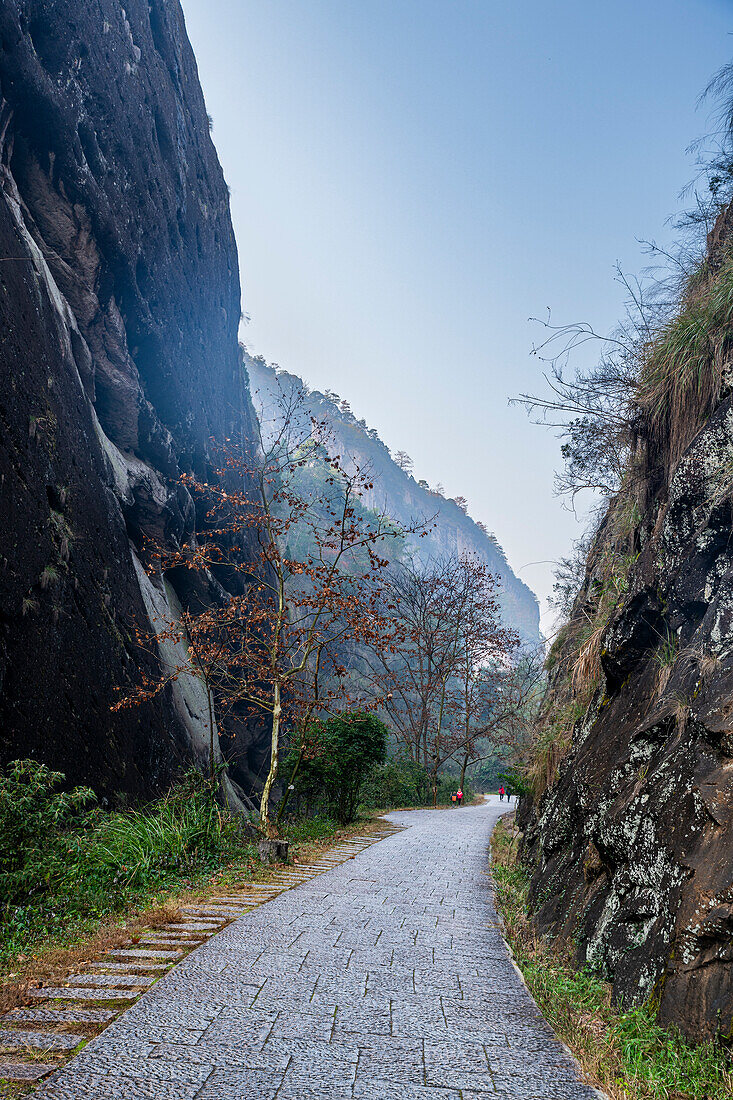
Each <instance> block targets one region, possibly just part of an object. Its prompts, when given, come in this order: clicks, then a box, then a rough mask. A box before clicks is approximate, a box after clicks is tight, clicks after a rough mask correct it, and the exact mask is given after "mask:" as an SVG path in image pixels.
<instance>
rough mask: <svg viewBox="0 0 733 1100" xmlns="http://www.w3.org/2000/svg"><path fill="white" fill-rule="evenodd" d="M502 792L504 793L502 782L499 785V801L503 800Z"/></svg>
mask: <svg viewBox="0 0 733 1100" xmlns="http://www.w3.org/2000/svg"><path fill="white" fill-rule="evenodd" d="M504 793H505V792H504V786H503V784H502V786H501V787H499V801H500V802H503V801H504Z"/></svg>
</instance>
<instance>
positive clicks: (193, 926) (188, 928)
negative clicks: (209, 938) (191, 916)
mask: <svg viewBox="0 0 733 1100" xmlns="http://www.w3.org/2000/svg"><path fill="white" fill-rule="evenodd" d="M163 927H164V928H166V929H168V930H169V931H171V932H176V931H180V932H214V931H215V930H216V929H217V928H219V927H220V922H219V921H206V922H204V921H199V922H194V921H181V923H180V924H164V925H163Z"/></svg>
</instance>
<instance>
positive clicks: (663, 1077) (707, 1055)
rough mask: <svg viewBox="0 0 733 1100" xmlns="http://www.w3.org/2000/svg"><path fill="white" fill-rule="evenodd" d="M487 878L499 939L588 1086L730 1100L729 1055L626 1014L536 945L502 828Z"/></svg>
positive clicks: (656, 1098)
mask: <svg viewBox="0 0 733 1100" xmlns="http://www.w3.org/2000/svg"><path fill="white" fill-rule="evenodd" d="M491 851H492V877H493V880H494V884H495V896H496V904H497V908H498V910H499V913H500V915H501V917H502V919H503V922H504V934H505V936H506V939H507V941H508V943H509V946H510V948H511V950H512V953H513V955H514V959H515V961H516V963H517V965H518V966H519V968H520V970H521V971H522V974H523V975H524V980H525V981H526V983H527V986H528V988H529V991H530V993H531V994H532V996H533V997H534V999H535V1000H536V1001H537V1004H538V1005H539V1007H540V1010H541V1012H542V1014H543V1015H544V1017H545V1019H546V1020H548V1022H549V1023H550V1024H551V1026H552V1027H553V1029H554V1030H555V1032H556V1034H557V1035H558V1037H559V1038H560V1039H562V1041H563V1042H564V1043H566V1044H567V1046H568V1047H570V1049H571V1050H572V1052H573V1054H574V1055H575V1057H576V1059H577V1060H578V1062H579V1063H580V1066H581V1067H582V1069H583V1071H584V1072H585V1074H586V1075H587V1077H588V1079H589V1080H590V1081H592V1082H593V1084H595V1085H597V1086H600V1087H601V1088H602V1089H603V1090H604V1091H605V1092H607V1093H608V1095H609V1097H611V1100H730V1097H731V1095H732V1094H733V1061H732V1060H731V1052H730V1051H729V1050H726V1049H725V1048H724V1047H722V1046H720V1045H718V1044H716V1043H712V1042H708V1043H702V1044H700V1045H697V1046H692V1045H690V1044H689V1043H687V1042H686V1041H685V1039H684V1038H683V1037H682V1036H681V1035H680V1034H679V1033H676V1032H673V1031H667V1030H665V1029H664V1028H662V1027H660V1026H659V1024H658V1023H657V1022H656V1019H655V1013H654V1010H653V1008H652V1007H651V1006H649V1005H642V1006H640V1007H638V1008H632V1009H628V1010H624V1009H623V1008H620V1007H618V1006H616V1005H614V1004H612V1003H611V987H610V985H609V984H608V983H607V982H604V981H602V980H601V979H600V978H598V977H596V976H595V975H594V974H593V973H591V972H590V971H589V970H587V969H583V970H578V969H577V968H576V967H575V966H573V964H572V961H571V959H570V958H569V956H568V955H567V954H564V953H563V952H562V951H560V950H558V949H557V948H556V947H555V946H554V945H553V944H552V943H551V942H549V941H548V940H547V939H546V938H542V937H539V936H538V935H537V932H536V931H535V929H534V927H533V925H532V922H531V919H530V914H529V913H528V903H527V899H528V893H529V872H528V870H527V868H526V867H524V866H522V864H521V863H519V862H518V859H517V836H516V835H514V833H513V831H510V830H509V829H507V827H506V826H505V825H504V823H503V821H500V822H499V824H498V825H497V826H496V828H495V829H494V833H493V836H492V841H491Z"/></svg>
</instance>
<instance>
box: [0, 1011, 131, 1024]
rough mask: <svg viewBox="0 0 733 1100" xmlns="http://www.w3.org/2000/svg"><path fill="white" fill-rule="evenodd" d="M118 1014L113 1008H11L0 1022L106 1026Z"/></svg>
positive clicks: (0, 1017) (0, 1018) (1, 1017)
mask: <svg viewBox="0 0 733 1100" xmlns="http://www.w3.org/2000/svg"><path fill="white" fill-rule="evenodd" d="M118 1012H119V1009H114V1008H13V1009H11V1011H10V1012H6V1013H5V1015H4V1016H0V1020H2V1022H3V1023H6V1024H12V1023H21V1022H28V1023H30V1022H33V1023H37V1024H106V1023H108V1022H109V1021H110V1020H114V1018H115V1016H117V1015H118Z"/></svg>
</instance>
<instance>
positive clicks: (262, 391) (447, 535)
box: [244, 352, 540, 643]
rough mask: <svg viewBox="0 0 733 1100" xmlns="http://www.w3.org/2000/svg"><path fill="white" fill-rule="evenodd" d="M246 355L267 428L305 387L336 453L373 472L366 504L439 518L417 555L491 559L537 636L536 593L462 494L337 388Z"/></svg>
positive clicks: (516, 610) (524, 623)
mask: <svg viewBox="0 0 733 1100" xmlns="http://www.w3.org/2000/svg"><path fill="white" fill-rule="evenodd" d="M244 362H245V366H246V368H247V371H248V373H249V378H250V388H251V391H252V400H253V403H254V406H255V410H256V411H257V414H258V416H259V417H260V420H261V421H262V422H263V430H265V425H266V423H267V421H268V419H269V418H270V417H271V416H272V415H273V413H272V410H273V408H274V407H276V403H277V400H278V396H279V394H280V393H281V392H283V391H286V392H287V391H288V390H290V389H298V390H300V389H302V390H303V392H304V393H305V394H306V395H307V397H306V404H307V408H306V409H305V412H307V413H308V414H309V415H312V416H313V417H314V418H315V419H317V420H319V421H322V420H327V421H328V423H329V425H330V428H331V430H332V432H333V436H334V440H335V442H336V444H337V446H338V449H339V453H340V454H341V455H342V456H344V457H346V456H349V457H350V458H353V459H354V461H356V462H357V463H358V464H359V465H360V466H361V467H362V469H363V468H368V469H369V470H370V471H371V472H372V473H373V477H374V489H373V490H371V491H370V492H369V493H368V494H367V495H366V497H365V498H364V503H365V504H366V505H367V507H369V508H374V509H377V510H384V511H385V512H386V513H387V514H388V515H390V516H391V517H392V518H393V519H395V520H397V521H398V522H399V523H401V524H404V525H409V523H410V522H411V521H414V520H416V519H421V518H426V519H427V518H430V519H431V520H432V519H433V517H434V521H433V522H434V523H435V526H434V527H432V528H431V530H430V531H429V532H428V534H427V536H426V537H425V538H417V537H414V538H412V539H411V540H410V542H411V546H412V548H413V550H414V552H415V554H416V555H417V556H418V557H419V558H420V559H421V560H422V561H426V560H428V559H430V558H433V559H434V558H436V557H439V556H441V555H443V556H444V555H447V554H462V553H469V554H474V555H476V556H477V557H478V558H480V559H481V560H482V561H484V562H486V564H487V565H488V567H489V569H490V571H491V573H492V574H493V575H494V576H495V577H497V578H498V579H499V580H500V586H501V587H500V591H499V602H500V605H501V610H502V616H503V620H504V622H505V624H506V625H507V626H508V627H511V628H512V629H514V630H516V631H517V632H518V633H519V635H520V636H521V638H522V640H523V641H524V642H529V643H536V642H538V641H539V638H540V632H539V621H540V615H539V606H538V603H537V597H536V596H535V594H534V592H532V590H531V589H530V588H528V587H527V585H526V584H524V583H523V582H522V581H520V580H519V578H518V577H516V576H515V574H514V573H513V572H512V570H511V568H510V566H509V564H508V563H507V560H506V556H505V554H504V551H503V550H502V548H501V546H500V545H499V542H498V540H497V539H496V536H495V535H493V534H492V533H491V532H490V531H488V530H487V529H486V527H485V526H484V525H483V524H481V523H478V522H477V521H476V520H473V519H471V517H470V516H469V515H468V514H467V512H466V511H465V508H466V502H465V501H464V500H462V499H461V498H458V499H457V500H453V499H449V498H446V497H445V496H444V495H443V493H442V491H440V489H439V487H438V488H437V489H431V488H430V487H429V486H428V484H427V482H425V481H418V480H416V479H415V477H414V476H413V475H412V473H411V472H410V467H411V462H410V460H409V458H408V456H407V455H406V454H405V453H404V452H402V451H399V452H397V454H396V455H395V456H394V457H393V455H392V454H391V452H390V449H389V447H387V445H386V444H385V443H383V442H382V440H381V439H380V438H379V436H378V434H377V432H376V429H374V428H369V427H368V426H367V423H366V421H365V420H358V419H357V418H356V416H355V415H354V414H353V412H352V411H351V408H350V406H349V404H348V402H347V401H342V400H341V399H340V398H339V396H338V394H334V393H331V392H330V391H327V392H326V393H320V392H319V391H318V390H310V389H309V388H308V386H307V385H306V383H304V382H303V380H302V379H301V378H298V376H297V375H294V374H289V373H288V372H287V371H282V370H279V369H277V370H276V369H275V368H274V367H271V366H270V365H269V364H268V363H266V362H265V360H264V359H263V358H262V357H261V356H257V357H254V356H251V355H249V354H248V353H246V352H245V354H244Z"/></svg>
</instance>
